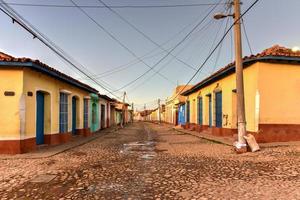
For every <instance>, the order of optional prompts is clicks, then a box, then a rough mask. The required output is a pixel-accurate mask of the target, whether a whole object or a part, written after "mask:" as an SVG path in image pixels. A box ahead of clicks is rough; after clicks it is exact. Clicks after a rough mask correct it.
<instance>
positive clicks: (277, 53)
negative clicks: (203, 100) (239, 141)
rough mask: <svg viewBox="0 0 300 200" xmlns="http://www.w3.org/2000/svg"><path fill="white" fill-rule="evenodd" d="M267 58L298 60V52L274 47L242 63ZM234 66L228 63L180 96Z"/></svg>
mask: <svg viewBox="0 0 300 200" xmlns="http://www.w3.org/2000/svg"><path fill="white" fill-rule="evenodd" d="M269 56H273V57H287V58H300V51H293V50H292V49H289V48H286V47H283V46H279V45H274V46H272V47H270V48H268V49H265V50H264V51H262V52H261V53H258V54H256V55H250V56H245V57H243V62H246V61H250V60H253V59H259V58H263V57H269ZM234 65H235V62H232V63H229V64H228V65H226V66H225V67H223V68H221V69H219V70H218V71H216V72H215V73H213V74H212V75H210V76H209V77H207V78H205V79H203V80H202V81H201V82H199V83H197V84H195V85H194V86H193V87H192V88H190V89H189V90H187V91H185V92H182V95H187V94H189V93H190V92H191V91H193V90H195V88H197V87H199V85H201V84H202V83H204V82H206V81H208V80H209V79H212V78H213V77H218V76H219V75H220V74H221V73H222V72H224V71H226V70H228V69H229V68H231V67H233V66H234Z"/></svg>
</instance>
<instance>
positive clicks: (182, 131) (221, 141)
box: [172, 128, 233, 146]
mask: <svg viewBox="0 0 300 200" xmlns="http://www.w3.org/2000/svg"><path fill="white" fill-rule="evenodd" d="M172 129H173V130H174V131H176V132H180V133H184V134H187V135H192V136H195V137H197V138H201V139H204V140H207V141H210V142H213V143H218V144H223V145H226V146H233V144H232V143H230V142H227V141H223V140H219V139H215V138H211V137H206V136H204V135H200V134H193V133H190V132H188V131H184V130H180V129H176V128H172Z"/></svg>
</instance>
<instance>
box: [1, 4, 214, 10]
mask: <svg viewBox="0 0 300 200" xmlns="http://www.w3.org/2000/svg"><path fill="white" fill-rule="evenodd" d="M6 4H7V5H11V6H22V7H47V8H76V7H77V6H74V5H62V4H61V5H59V4H33V3H6ZM212 5H216V4H215V3H196V4H167V5H166V4H164V5H110V6H109V7H111V8H118V9H120V8H179V7H200V6H212ZM79 7H80V8H106V6H100V5H79Z"/></svg>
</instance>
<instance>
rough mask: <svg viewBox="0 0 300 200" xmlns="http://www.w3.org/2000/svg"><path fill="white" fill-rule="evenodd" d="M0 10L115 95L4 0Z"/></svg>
mask: <svg viewBox="0 0 300 200" xmlns="http://www.w3.org/2000/svg"><path fill="white" fill-rule="evenodd" d="M0 2H1V4H0V10H1V11H2V12H3V13H4V14H6V15H7V16H8V17H10V18H11V19H12V20H13V22H16V23H17V24H19V25H20V26H21V27H22V28H23V29H25V30H26V31H27V32H29V33H30V34H31V35H32V36H33V38H37V39H38V40H39V41H40V42H42V43H43V44H44V45H45V46H47V47H48V48H49V49H50V50H52V51H53V52H54V53H55V54H56V55H58V56H59V57H60V58H62V59H63V60H64V61H66V62H67V63H68V64H69V65H71V66H72V67H74V68H75V69H77V70H78V71H79V72H80V73H82V74H83V75H85V76H86V77H88V78H90V80H93V81H94V83H96V84H97V85H98V86H100V87H101V88H103V89H104V90H105V91H107V92H109V93H110V94H111V95H113V96H115V94H114V93H113V92H111V91H110V90H109V89H107V88H106V87H105V86H103V85H102V84H100V83H99V82H98V81H96V80H94V79H93V78H92V77H91V76H90V75H89V74H88V73H86V72H85V71H84V70H83V69H81V68H80V67H78V66H77V65H76V64H75V63H74V62H73V61H71V60H70V59H69V58H68V57H71V56H69V55H67V54H66V52H64V51H63V50H62V49H61V48H59V47H58V46H57V45H56V44H55V43H54V42H52V41H50V39H49V38H47V37H46V36H45V35H44V34H42V33H41V32H40V31H39V30H38V29H36V28H35V27H33V26H32V25H31V24H30V23H29V22H28V21H27V20H25V19H24V18H23V17H22V16H21V15H20V14H18V13H17V12H16V11H15V10H14V9H13V8H11V7H10V6H9V5H7V4H6V3H5V2H4V1H3V0H1V1H0Z"/></svg>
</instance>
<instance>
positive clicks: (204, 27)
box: [129, 19, 221, 92]
mask: <svg viewBox="0 0 300 200" xmlns="http://www.w3.org/2000/svg"><path fill="white" fill-rule="evenodd" d="M211 21H213V19H212V20H210V21H209V22H208V23H207V24H206V25H204V26H203V27H202V28H201V29H200V30H199V31H198V32H200V31H202V30H204V29H206V28H207V27H208V26H209V25H210V24H211V23H210V22H211ZM220 27H221V26H220ZM194 39H195V38H194ZM192 41H193V40H190V42H192ZM186 47H187V45H186V46H185V47H184V48H182V49H181V50H180V51H179V52H178V53H177V54H176V56H178V55H179V54H180V53H181V52H182V51H183V50H184V49H185V48H186ZM172 61H173V59H171V60H169V62H167V63H166V64H164V65H163V66H162V67H161V68H159V70H158V71H161V70H162V69H164V68H165V67H166V66H167V65H168V64H170V63H171V62H172ZM155 75H156V74H155V73H154V74H152V75H151V76H150V77H148V78H147V79H146V80H144V81H143V82H142V83H140V84H138V85H137V86H135V87H134V88H133V89H131V90H129V92H133V91H134V90H136V89H138V88H139V87H140V86H142V85H144V84H145V83H147V82H148V81H149V80H150V79H152V78H153V77H154V76H155Z"/></svg>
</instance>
